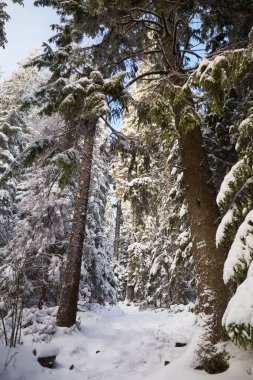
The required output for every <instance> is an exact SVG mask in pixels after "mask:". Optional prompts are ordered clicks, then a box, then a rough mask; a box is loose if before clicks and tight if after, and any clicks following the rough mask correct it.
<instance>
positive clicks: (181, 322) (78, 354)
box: [4, 303, 194, 380]
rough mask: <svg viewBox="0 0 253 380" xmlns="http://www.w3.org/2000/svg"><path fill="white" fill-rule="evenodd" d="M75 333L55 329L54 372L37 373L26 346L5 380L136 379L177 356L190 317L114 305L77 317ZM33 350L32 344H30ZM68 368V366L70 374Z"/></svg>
mask: <svg viewBox="0 0 253 380" xmlns="http://www.w3.org/2000/svg"><path fill="white" fill-rule="evenodd" d="M78 316H79V317H80V318H81V331H74V332H71V333H68V334H66V333H64V330H65V329H63V328H59V329H58V330H57V332H56V334H55V335H54V336H53V344H55V345H56V346H57V347H58V348H59V354H58V356H57V360H56V364H55V368H54V369H46V368H42V367H40V366H39V365H38V363H37V361H36V358H35V357H34V356H33V355H32V354H31V351H32V348H31V346H30V345H29V343H30V342H29V341H28V340H27V339H26V340H25V346H24V347H23V348H22V350H21V352H20V353H18V354H17V355H16V362H15V363H14V367H15V368H16V370H14V368H13V367H12V364H11V366H9V367H8V371H7V372H6V376H4V379H5V380H7V379H8V380H21V379H22V380H35V379H36V380H42V379H43V380H47V379H52V380H56V379H57V380H77V379H78V380H89V379H91V380H119V379H120V380H129V379H131V380H141V379H146V378H147V376H149V375H150V374H152V373H155V372H156V371H159V370H160V369H162V368H164V362H165V361H170V362H171V361H172V360H174V359H175V358H176V357H178V356H180V355H182V353H183V352H184V350H185V347H175V343H176V342H183V343H188V342H189V340H190V339H191V336H192V334H193V332H194V327H193V322H194V316H193V314H191V313H189V312H187V311H183V312H178V313H171V312H169V311H168V310H161V309H158V310H154V311H150V310H149V311H139V309H138V308H137V307H134V306H126V305H125V304H124V303H120V304H118V305H117V306H108V307H98V306H97V307H95V308H94V310H92V311H86V312H82V313H79V315H78ZM34 346H35V347H37V346H38V344H35V345H34ZM71 366H74V368H73V369H72V370H70V369H69V368H71Z"/></svg>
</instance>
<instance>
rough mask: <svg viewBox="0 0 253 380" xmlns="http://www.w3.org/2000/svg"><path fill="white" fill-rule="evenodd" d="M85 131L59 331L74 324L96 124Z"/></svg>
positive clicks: (62, 292)
mask: <svg viewBox="0 0 253 380" xmlns="http://www.w3.org/2000/svg"><path fill="white" fill-rule="evenodd" d="M85 128H86V129H85V133H84V146H83V156H82V163H81V171H80V177H79V185H78V190H77V194H76V205H75V209H74V215H73V224H72V231H71V234H70V238H69V247H68V252H67V261H66V269H65V273H64V279H63V284H62V288H61V295H60V304H59V310H58V314H57V321H56V324H57V326H62V327H71V326H73V325H74V324H75V323H76V312H77V302H78V292H79V283H80V274H81V264H82V254H83V244H84V239H85V225H86V218H87V208H88V200H89V190H90V178H91V165H92V156H93V146H94V140H95V133H96V124H95V123H94V124H90V125H88V126H87V127H85Z"/></svg>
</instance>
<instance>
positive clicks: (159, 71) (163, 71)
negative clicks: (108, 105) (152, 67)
mask: <svg viewBox="0 0 253 380" xmlns="http://www.w3.org/2000/svg"><path fill="white" fill-rule="evenodd" d="M168 73H169V71H165V70H157V71H148V72H146V73H143V74H140V75H138V76H137V77H135V78H133V79H132V80H130V81H129V82H128V84H127V85H126V87H129V86H131V85H132V84H133V83H134V82H136V81H137V80H139V79H141V78H144V77H146V76H149V75H167V74H168ZM152 79H153V80H155V79H157V78H152Z"/></svg>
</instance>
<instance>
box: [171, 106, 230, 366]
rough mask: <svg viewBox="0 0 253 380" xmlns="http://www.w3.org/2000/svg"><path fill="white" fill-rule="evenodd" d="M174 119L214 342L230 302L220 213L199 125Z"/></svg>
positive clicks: (201, 293)
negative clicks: (185, 125) (219, 242)
mask: <svg viewBox="0 0 253 380" xmlns="http://www.w3.org/2000/svg"><path fill="white" fill-rule="evenodd" d="M175 120H176V127H177V130H178V131H179V133H180V137H179V147H180V151H181V160H182V165H183V168H184V169H183V170H184V183H185V189H186V197H187V204H188V213H189V219H190V229H191V235H192V240H193V258H194V264H195V270H196V283H197V296H198V300H199V311H200V312H201V313H203V315H204V316H205V318H206V321H207V323H206V329H207V335H208V336H207V337H206V341H208V342H209V343H210V345H214V344H216V343H218V342H219V341H221V340H222V339H223V338H224V336H223V330H222V316H223V314H224V311H225V308H226V306H227V303H228V289H227V287H226V286H225V284H224V282H223V266H224V262H225V259H226V252H225V251H224V250H223V249H220V248H217V247H216V245H215V235H216V230H217V225H218V223H219V218H220V213H219V209H218V206H217V204H216V192H215V189H214V185H213V181H212V173H211V170H210V167H209V164H208V160H207V155H206V152H205V150H204V148H203V139H202V135H201V130H200V127H199V126H197V127H195V128H194V129H191V130H189V131H188V132H187V133H185V132H183V131H182V130H180V127H179V122H180V113H177V114H176V119H175ZM211 356H212V355H211ZM210 363H211V362H210V361H209V364H210ZM210 365H211V366H212V365H213V364H212V363H211V364H210ZM215 365H217V363H216V364H215ZM205 369H206V368H205Z"/></svg>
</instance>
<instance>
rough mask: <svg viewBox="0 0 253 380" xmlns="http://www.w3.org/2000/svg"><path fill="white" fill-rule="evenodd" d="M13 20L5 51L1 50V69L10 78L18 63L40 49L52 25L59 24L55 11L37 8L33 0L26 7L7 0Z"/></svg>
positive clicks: (8, 29)
mask: <svg viewBox="0 0 253 380" xmlns="http://www.w3.org/2000/svg"><path fill="white" fill-rule="evenodd" d="M6 3H7V4H8V13H9V15H10V16H11V20H10V21H9V22H8V23H7V25H6V32H7V39H8V43H7V44H6V48H5V49H1V48H0V68H1V71H3V73H4V77H8V76H9V75H10V74H11V73H12V72H13V71H14V70H15V69H16V67H17V62H19V61H20V60H22V59H23V58H25V57H26V56H27V55H28V53H29V52H30V51H31V50H32V49H33V48H34V47H37V48H39V47H40V46H41V44H42V42H43V41H46V40H47V39H48V38H49V37H50V36H51V35H52V31H51V29H50V25H51V24H54V23H56V22H57V20H58V18H57V15H56V13H55V11H54V10H52V9H49V8H37V7H34V6H33V0H25V6H24V7H22V6H19V5H17V4H13V3H12V1H11V0H7V1H6Z"/></svg>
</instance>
